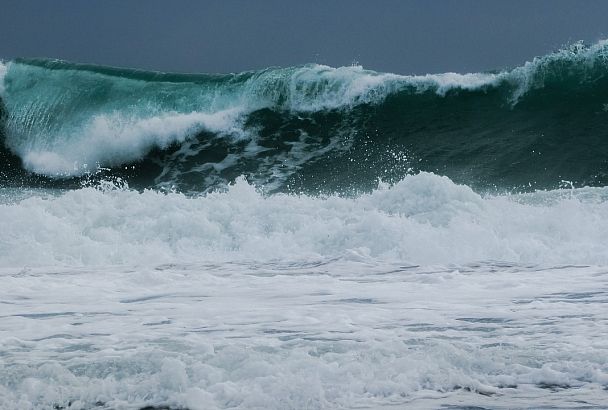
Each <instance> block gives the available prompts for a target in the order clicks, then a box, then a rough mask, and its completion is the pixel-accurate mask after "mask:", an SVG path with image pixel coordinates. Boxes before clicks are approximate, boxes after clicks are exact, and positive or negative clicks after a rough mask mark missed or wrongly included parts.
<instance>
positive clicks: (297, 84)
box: [0, 41, 608, 193]
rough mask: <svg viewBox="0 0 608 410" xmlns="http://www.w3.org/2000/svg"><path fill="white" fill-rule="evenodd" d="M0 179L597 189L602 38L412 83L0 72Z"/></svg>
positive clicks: (270, 75)
mask: <svg viewBox="0 0 608 410" xmlns="http://www.w3.org/2000/svg"><path fill="white" fill-rule="evenodd" d="M0 98H1V104H0V122H1V130H2V131H1V132H2V143H3V145H4V147H3V149H2V150H1V151H0V160H1V161H2V165H1V167H0V184H2V185H8V186H10V185H36V186H38V185H43V186H49V187H69V186H77V185H79V184H80V183H81V182H82V180H83V179H90V178H91V177H92V176H93V177H94V178H96V177H107V176H108V175H112V176H119V177H121V178H123V179H125V180H126V181H128V182H129V183H130V184H131V185H132V186H136V187H142V188H146V187H152V188H171V189H177V190H181V191H194V192H202V191H209V190H212V189H215V188H217V187H220V186H224V185H225V184H227V183H229V182H232V181H234V180H235V179H236V178H237V177H238V176H241V175H244V176H246V177H247V178H248V179H249V180H250V181H251V182H253V183H255V184H256V185H259V186H262V187H264V189H265V190H266V191H267V192H276V191H283V192H284V191H288V192H307V193H310V192H315V193H333V192H344V193H349V192H358V191H361V190H369V189H372V188H373V187H375V186H377V184H378V180H383V181H385V182H389V183H390V182H396V181H399V180H401V179H403V177H404V176H405V175H407V174H410V173H416V172H420V171H430V172H434V173H438V174H442V175H447V176H449V177H450V178H451V179H453V180H454V181H456V182H459V183H465V184H467V185H469V186H472V187H474V188H475V189H478V190H524V191H525V190H535V189H545V188H556V187H559V186H563V185H568V186H570V185H574V186H583V185H590V186H604V185H606V183H607V182H608V162H607V159H608V142H607V141H608V131H607V127H606V125H608V42H606V41H601V42H598V43H596V44H593V45H590V46H586V45H584V44H582V43H577V44H574V45H572V46H570V47H567V48H564V49H562V50H559V51H557V52H555V53H552V54H549V55H546V56H542V57H538V58H536V59H534V60H533V61H530V62H527V63H525V64H524V65H522V66H520V67H515V68H513V69H510V70H504V71H496V72H486V73H470V74H455V73H443V74H433V75H424V76H401V75H396V74H390V73H378V72H374V71H370V70H364V69H363V68H361V67H357V66H353V67H340V68H331V67H327V66H321V65H314V64H311V65H305V66H300V67H290V68H268V69H265V70H261V71H252V72H245V73H237V74H171V73H156V72H146V71H141V70H130V69H120V68H111V67H102V66H93V65H82V64H74V63H69V62H65V61H58V60H26V59H17V60H13V61H8V62H4V63H2V64H0Z"/></svg>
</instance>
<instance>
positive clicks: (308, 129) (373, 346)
mask: <svg viewBox="0 0 608 410" xmlns="http://www.w3.org/2000/svg"><path fill="white" fill-rule="evenodd" d="M607 79H608V43H606V42H605V41H603V42H602V41H601V42H598V43H596V44H594V45H590V46H585V45H583V44H578V43H577V44H575V45H573V46H571V47H568V48H565V49H563V50H559V51H557V52H555V53H552V54H549V55H547V56H542V57H538V58H536V59H534V60H533V61H531V62H528V63H526V64H524V65H522V66H520V67H516V68H513V69H510V70H503V71H496V72H489V73H470V74H455V73H444V74H429V75H425V76H403V75H397V74H387V73H376V72H373V71H369V70H364V69H362V68H361V67H340V68H331V67H326V66H320V65H307V66H301V67H292V68H269V69H266V70H262V71H256V72H247V73H239V74H222V75H211V74H192V75H185V74H167V73H152V72H144V71H138V70H127V69H117V68H109V67H99V66H88V65H81V64H73V63H68V62H63V61H56V60H13V61H5V62H3V63H2V64H0V99H1V100H0V124H1V125H2V128H1V136H2V144H0V145H2V148H1V149H0V161H1V165H0V281H1V284H2V286H0V408H2V409H70V410H75V409H143V408H147V409H150V408H154V409H191V410H197V409H205V410H206V409H227V408H231V409H329V408H331V409H352V408H361V409H381V408H382V409H384V408H391V409H393V408H420V409H435V408H449V409H466V408H492V409H514V408H522V409H523V408H526V409H527V408H535V409H536V408H547V409H554V408H555V409H557V408H559V409H563V408H566V409H567V408H571V409H575V408H576V409H578V408H587V409H601V408H606V403H608V340H607V339H606V334H607V331H608V315H606V306H607V305H606V303H608V184H607V183H606V182H607V180H606V175H608V173H607V172H606V158H608V157H607V156H606V153H607V152H608V143H606V142H605V141H606V139H605V138H606V137H607V136H608V135H607V132H608V128H606V125H608V109H606V107H607V106H608V80H607ZM565 96H567V97H568V98H561V97H565ZM558 97H559V98H558Z"/></svg>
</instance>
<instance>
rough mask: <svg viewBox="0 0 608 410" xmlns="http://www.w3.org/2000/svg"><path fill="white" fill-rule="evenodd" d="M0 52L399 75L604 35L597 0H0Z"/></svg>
mask: <svg viewBox="0 0 608 410" xmlns="http://www.w3.org/2000/svg"><path fill="white" fill-rule="evenodd" d="M0 3H1V5H0V58H3V59H9V58H13V57H17V56H20V57H52V58H62V59H67V60H71V61H78V62H88V63H96V64H107V65H116V66H128V67H137V68H142V69H152V70H162V71H180V72H235V71H242V70H248V69H257V68H263V67H268V66H290V65H297V64H304V63H310V62H316V63H323V64H329V65H332V66H341V65H350V64H352V63H353V62H358V63H359V64H361V65H363V66H364V67H365V68H370V69H374V70H379V71H390V72H396V73H401V74H411V73H417V74H423V73H427V72H445V71H456V72H469V71H480V70H489V69H495V68H503V67H508V66H514V65H519V64H521V63H522V62H524V61H526V60H529V59H531V58H533V57H534V56H536V55H542V54H546V53H547V52H550V51H553V50H555V49H557V48H559V47H561V46H562V45H564V44H567V43H570V42H573V41H576V40H585V41H587V42H594V41H596V40H598V39H601V38H607V37H608V1H604V0H585V1H583V0H546V1H540V0H539V1H535V0H521V1H514V0H503V1H489V0H479V1H470V0H458V1H450V0H444V1H440V0H420V1H418V0H412V1H407V0H401V1H398V0H376V1H373V0H369V1H359V0H350V1H346V0H345V1H331V0H325V1H316V0H315V1H311V0H307V1H305V0H301V1H292V0H281V1H278V0H276V1H275V0H269V1H265V0H249V1H230V0H218V1H203V0H199V1H195V0H164V1H160V0H145V1H144V0H139V1H136V0H0Z"/></svg>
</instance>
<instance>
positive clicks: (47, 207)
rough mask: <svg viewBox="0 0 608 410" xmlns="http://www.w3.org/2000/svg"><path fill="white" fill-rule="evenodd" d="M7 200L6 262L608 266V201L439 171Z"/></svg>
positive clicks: (2, 259) (2, 257)
mask: <svg viewBox="0 0 608 410" xmlns="http://www.w3.org/2000/svg"><path fill="white" fill-rule="evenodd" d="M597 191H598V192H604V190H603V189H599V188H598V189H597ZM604 194H605V193H604ZM594 195H595V194H594ZM594 195H592V197H593V198H596V196H597V195H595V196H594ZM0 207H1V208H0V210H1V211H0V219H1V220H0V223H1V224H2V227H3V229H2V232H0V265H1V266H13V267H14V266H25V265H28V266H36V265H71V266H83V265H84V266H88V265H99V264H108V263H111V264H141V263H143V264H147V263H164V262H171V261H175V260H180V261H191V262H195V261H201V260H219V261H224V260H246V259H256V260H270V259H273V258H279V259H301V258H304V259H306V258H311V257H312V258H316V257H336V256H340V255H344V254H345V253H349V252H356V253H358V254H362V255H366V257H369V258H371V259H372V260H374V259H378V258H379V259H381V260H392V261H409V262H412V263H418V264H435V263H439V264H443V263H466V262H471V261H479V260H506V261H514V262H518V263H527V262H531V263H548V264H559V263H571V264H576V263H586V264H589V263H595V264H603V263H608V244H607V243H608V242H607V241H605V232H607V231H608V222H607V221H608V203H606V202H603V201H600V202H597V198H596V199H593V200H581V199H577V197H572V198H570V197H566V198H559V199H553V200H552V202H551V203H547V204H543V205H539V204H530V203H522V202H521V201H520V200H517V201H515V200H514V199H513V197H508V196H507V197H500V196H499V197H487V198H483V197H481V196H479V195H478V194H476V193H474V192H473V191H472V190H471V189H469V188H468V187H466V186H459V185H455V184H454V183H452V182H451V181H450V180H449V179H448V178H445V177H439V176H436V175H433V174H419V175H416V176H409V177H406V178H405V179H404V180H403V181H401V182H400V183H398V184H396V185H395V186H393V187H391V188H390V189H379V190H377V191H375V192H373V193H372V194H369V195H363V196H361V197H359V198H355V199H347V198H340V197H329V198H326V199H321V198H314V197H306V196H288V195H273V196H270V197H264V196H262V195H261V194H259V193H258V192H257V191H256V190H255V189H254V188H253V187H252V186H250V185H248V184H247V183H246V182H245V181H244V180H242V179H241V180H239V181H238V182H237V183H236V184H235V185H234V186H232V187H231V188H230V189H229V190H228V192H226V193H214V194H210V195H207V196H204V197H198V198H188V197H185V196H183V195H180V194H162V193H159V192H154V191H146V192H143V193H138V192H135V191H129V190H126V191H122V190H117V191H108V192H102V191H99V190H95V189H82V190H78V191H73V192H68V193H65V194H62V195H61V196H59V197H57V198H53V199H44V198H38V197H32V198H29V199H25V200H22V201H20V202H18V203H16V204H5V205H0Z"/></svg>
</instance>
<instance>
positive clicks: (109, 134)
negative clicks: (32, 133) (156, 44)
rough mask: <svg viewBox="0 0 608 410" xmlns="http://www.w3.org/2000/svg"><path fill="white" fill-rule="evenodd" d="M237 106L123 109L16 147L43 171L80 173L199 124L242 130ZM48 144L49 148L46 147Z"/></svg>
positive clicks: (133, 155) (137, 154)
mask: <svg viewBox="0 0 608 410" xmlns="http://www.w3.org/2000/svg"><path fill="white" fill-rule="evenodd" d="M239 117H240V113H239V112H238V111H237V110H225V111H219V112H216V113H213V114H207V113H204V112H192V113H188V114H180V113H166V114H163V115H159V116H154V117H150V118H132V117H131V118H130V117H127V118H125V116H124V115H122V114H121V113H112V114H108V115H99V116H95V117H93V118H92V120H91V121H90V122H89V123H88V124H87V125H85V126H83V127H82V128H78V129H77V130H76V131H73V132H74V135H63V136H56V137H55V139H56V141H55V144H53V146H52V147H49V146H48V144H42V147H41V150H36V149H35V148H34V149H32V148H31V147H28V146H27V145H17V147H16V148H14V149H15V150H16V151H17V152H18V153H19V155H20V156H21V157H22V159H23V164H24V166H25V168H27V169H29V170H31V171H34V172H37V173H40V174H46V175H82V174H84V173H86V172H89V171H91V170H94V169H95V167H96V166H97V165H119V164H122V163H124V162H131V161H136V160H138V159H141V158H142V157H143V156H144V155H145V154H146V153H147V152H149V151H150V150H151V149H152V148H154V147H159V148H166V147H167V146H169V145H170V144H172V143H176V142H183V141H184V140H186V139H187V138H189V137H190V136H192V135H195V134H196V133H198V132H201V131H203V130H206V131H211V132H224V133H231V134H232V135H240V134H241V133H242V132H241V130H240V129H238V128H237V127H236V125H237V123H238V121H237V119H238V118H239ZM49 148H50V149H52V151H47V150H46V149H49Z"/></svg>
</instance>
